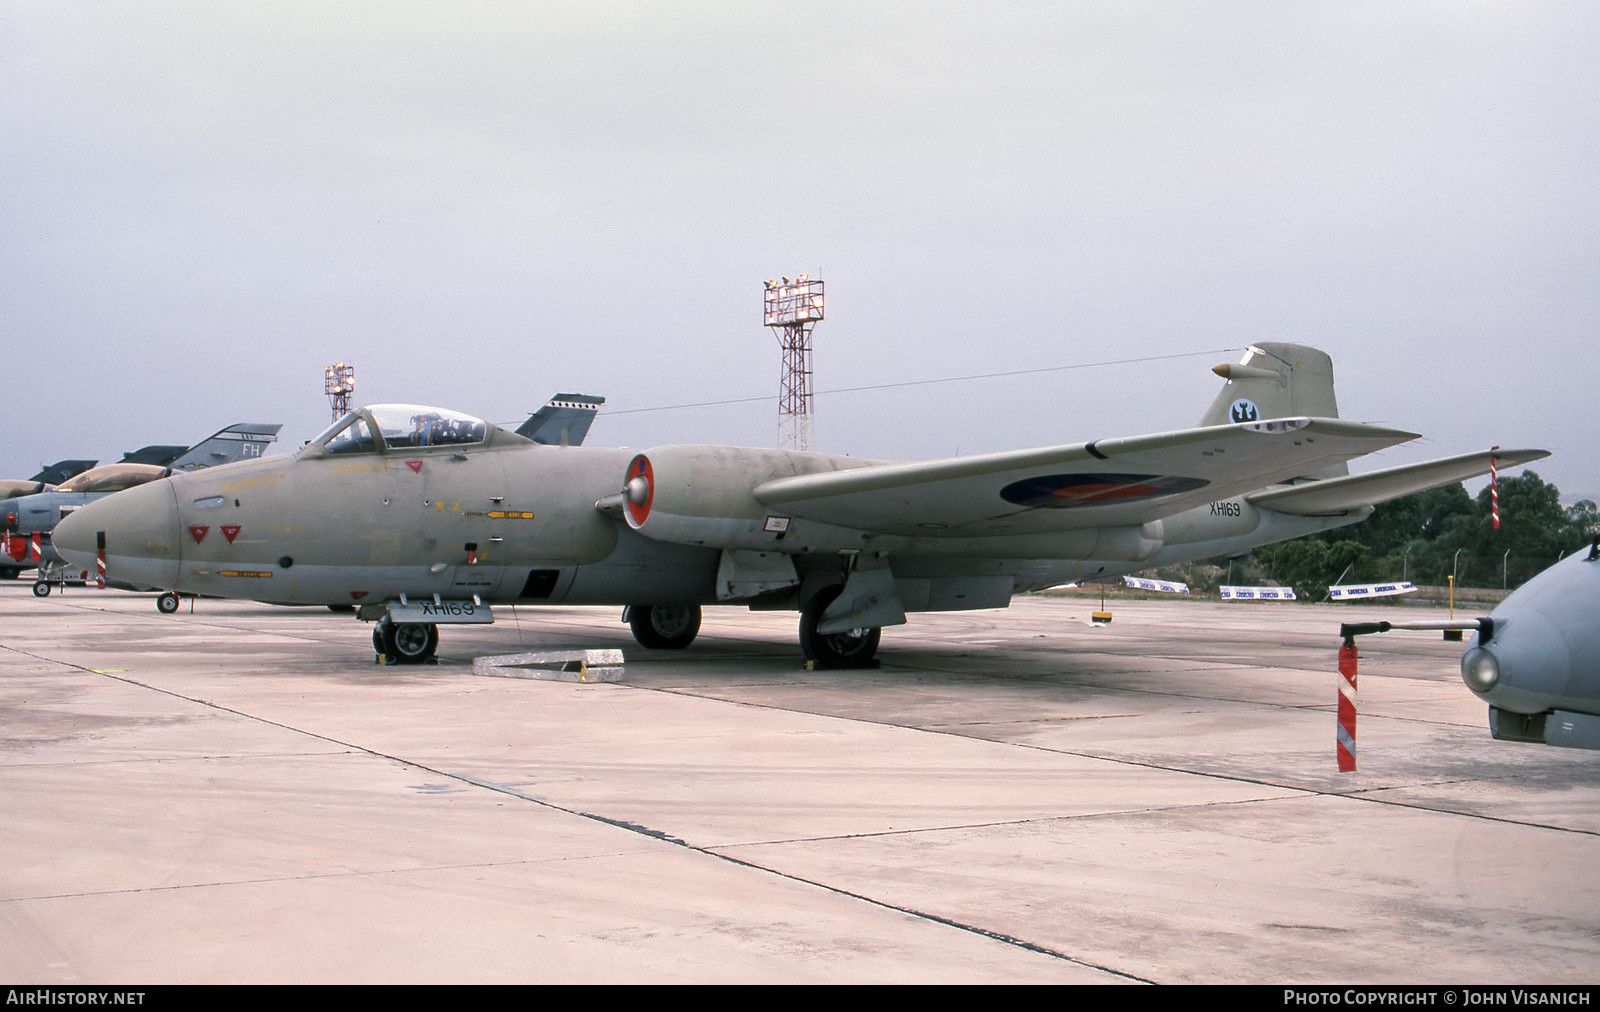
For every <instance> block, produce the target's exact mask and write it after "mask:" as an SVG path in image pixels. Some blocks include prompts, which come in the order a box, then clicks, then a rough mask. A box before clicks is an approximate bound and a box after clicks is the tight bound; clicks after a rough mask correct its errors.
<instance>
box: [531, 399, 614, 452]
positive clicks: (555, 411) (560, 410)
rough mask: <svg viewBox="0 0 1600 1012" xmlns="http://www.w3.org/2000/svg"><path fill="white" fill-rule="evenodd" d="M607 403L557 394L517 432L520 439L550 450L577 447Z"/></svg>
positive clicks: (604, 400) (600, 400)
mask: <svg viewBox="0 0 1600 1012" xmlns="http://www.w3.org/2000/svg"><path fill="white" fill-rule="evenodd" d="M605 402H606V399H605V398H604V397H593V396H590V395H589V394H556V395H555V396H554V397H552V398H550V403H549V404H546V405H545V406H544V407H542V408H540V409H539V410H538V411H535V412H534V413H533V414H532V416H530V417H529V418H528V420H527V421H525V422H523V423H522V425H520V426H519V427H518V428H517V435H519V436H524V437H526V438H528V439H531V440H533V441H534V442H535V443H544V444H545V445H547V446H555V445H559V446H578V445H580V444H581V443H582V442H583V437H584V436H587V435H588V434H589V425H590V423H592V422H593V421H594V416H595V412H597V411H599V410H600V405H602V404H604V403H605Z"/></svg>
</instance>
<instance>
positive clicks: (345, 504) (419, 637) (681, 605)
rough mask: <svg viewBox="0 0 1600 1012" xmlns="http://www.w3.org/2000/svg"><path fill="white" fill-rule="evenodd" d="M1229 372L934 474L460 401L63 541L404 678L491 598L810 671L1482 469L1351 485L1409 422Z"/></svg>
mask: <svg viewBox="0 0 1600 1012" xmlns="http://www.w3.org/2000/svg"><path fill="white" fill-rule="evenodd" d="M1214 371H1215V372H1216V373H1217V374H1218V375H1220V376H1221V377H1222V378H1223V379H1224V380H1225V381H1226V382H1225V384H1224V386H1223V389H1222V390H1221V392H1220V393H1219V394H1218V395H1217V397H1216V399H1215V401H1214V402H1213V403H1212V405H1211V407H1210V409H1209V410H1208V411H1206V413H1205V415H1204V416H1203V417H1202V418H1201V421H1200V425H1199V426H1198V427H1196V428H1192V429H1183V430H1179V431H1175V432H1161V433H1155V434H1152V435H1145V436H1133V437H1128V438H1120V439H1096V440H1091V441H1088V442H1079V443H1068V444H1065V445H1060V446H1052V447H1046V448H1043V449H1033V450H1019V451H1013V452H1006V453H990V454H982V455H979V456H972V457H959V458H953V459H946V460H934V461H926V462H918V463H884V462H873V461H868V460H861V459H859V458H855V457H846V456H839V455H834V454H827V453H814V452H801V451H785V450H775V449H759V448H748V447H732V446H662V447H657V448H655V449H651V450H647V451H645V452H643V453H636V452H633V451H630V450H625V449H601V448H592V447H580V446H559V445H539V444H537V443H535V442H532V441H530V440H528V439H525V438H523V437H520V436H518V435H516V434H514V433H512V432H508V431H506V430H504V429H500V428H497V427H495V426H492V425H488V424H486V423H484V422H483V421H481V420H479V419H476V418H473V417H470V416H468V415H463V414H459V413H456V412H453V411H446V410H442V409H438V408H429V407H422V406H417V405H404V404H384V405H375V406H372V407H367V408H362V409H360V410H358V411H354V412H351V413H350V414H349V415H347V416H346V417H344V418H343V419H341V420H339V421H338V422H336V423H335V424H334V425H333V426H332V427H331V428H329V429H328V430H327V431H326V432H324V433H323V434H322V435H320V436H318V437H317V438H316V439H314V440H312V441H311V442H310V443H308V444H307V445H306V446H305V447H304V448H302V449H301V450H299V451H298V452H297V453H295V454H293V455H292V456H289V457H277V458H269V459H266V460H260V461H247V462H243V463H239V464H234V465H230V466H227V467H220V468H212V469H210V470H207V471H202V472H198V473H195V474H180V475H174V476H172V477H171V478H167V479H165V480H162V481H155V482H151V483H149V484H146V485H142V486H140V487H138V488H135V489H130V490H129V491H127V492H123V493H119V494H118V495H116V496H115V497H112V498H107V499H105V500H102V501H101V502H97V503H93V504H91V505H89V506H86V507H84V508H83V509H81V510H78V511H77V512H76V513H74V514H73V515H72V516H70V517H68V518H67V519H66V520H64V521H63V522H62V524H61V525H60V527H58V528H57V530H56V544H57V547H58V549H59V550H60V551H61V552H62V554H64V555H65V556H66V557H67V558H68V559H70V560H71V561H72V563H73V564H74V565H77V566H83V567H93V566H95V565H96V562H97V560H98V561H100V562H103V564H104V566H105V569H106V572H107V574H108V575H109V576H111V577H114V578H117V579H120V580H123V581H125V582H127V583H131V584H135V585H139V586H143V587H148V588H153V589H161V590H166V591H170V592H173V594H176V593H185V594H202V595H211V596H217V597H235V598H248V599H252V600H257V601H267V602H275V603H281V604H325V605H330V606H335V605H337V606H348V605H354V606H356V610H357V615H358V617H360V618H362V619H365V620H368V621H374V622H376V623H377V625H376V627H375V629H374V633H373V641H374V646H375V647H376V648H377V650H378V652H379V653H380V654H381V655H384V656H386V657H388V658H391V659H394V660H396V661H400V662H420V661H423V660H426V659H427V658H429V657H431V656H432V655H433V653H434V651H435V649H436V648H437V645H438V642H439V633H438V626H439V625H441V624H452V623H481V622H489V621H492V620H493V616H492V611H491V608H492V606H493V605H496V604H510V603H516V602H525V603H533V604H611V605H621V606H623V607H624V612H623V615H624V620H625V621H627V622H628V623H629V625H630V626H631V627H632V629H633V633H634V636H635V637H636V638H637V639H638V641H639V642H640V643H641V644H642V645H644V646H646V647H653V648H675V647H685V646H687V645H688V644H689V643H690V642H691V641H692V640H693V639H694V638H695V635H696V634H697V633H698V631H699V627H700V615H701V608H702V607H703V606H705V605H712V604H730V605H742V606H747V607H750V608H757V609H787V610H792V611H798V612H799V613H800V646H801V648H802V650H803V651H804V653H805V655H806V656H807V657H808V658H810V659H812V660H814V661H816V662H818V663H819V664H821V665H824V666H830V667H852V666H860V665H864V664H868V663H871V660H872V657H873V655H874V653H875V652H876V650H877V648H878V643H879V637H880V634H881V631H882V629H883V628H884V627H885V626H893V625H898V624H901V623H903V622H905V621H906V615H907V614H908V613H910V612H916V611H947V610H961V609H974V608H1003V607H1005V606H1006V605H1007V604H1008V603H1009V602H1010V600H1011V596H1012V595H1013V594H1016V593H1019V592H1022V591H1027V590H1032V589H1036V588H1042V587H1048V586H1052V585H1054V584H1059V583H1064V582H1067V581H1071V580H1088V579H1104V578H1109V577H1115V576H1118V575H1122V574H1126V573H1132V572H1136V571H1138V570H1141V569H1148V568H1151V567H1155V566H1162V565H1168V564H1171V563H1176V562H1183V561H1187V560H1192V559H1200V558H1209V557H1212V556H1217V555H1231V554H1242V553H1243V552H1246V551H1248V550H1249V549H1251V548H1252V547H1254V546H1256V545H1260V544H1264V543H1267V542H1275V541H1282V540H1285V539H1288V538H1295V537H1299V536H1301V535H1305V534H1310V533H1312V532H1315V531H1321V530H1326V529H1328V528H1332V527H1339V526H1342V525H1344V524H1350V523H1354V522H1356V521H1358V520H1360V519H1362V518H1363V517H1365V516H1366V515H1368V514H1369V513H1370V512H1371V504H1372V503H1375V502H1380V501H1383V500H1386V499H1391V498H1395V497H1397V496H1402V495H1406V494H1409V493H1412V492H1417V491H1421V490H1423V489H1427V488H1433V487H1435V486H1439V485H1444V484H1448V483H1450V482H1455V481H1460V480H1461V479H1463V478H1467V477H1471V476H1473V475H1477V474H1484V473H1487V472H1488V469H1489V457H1490V454H1489V452H1488V451H1487V450H1485V451H1482V452H1477V453H1468V454H1463V455H1461V456H1456V457H1451V458H1447V459H1443V460H1435V461H1430V462H1428V463H1423V464H1410V465H1404V466H1400V467H1391V468H1386V469H1383V470H1379V471H1374V472H1371V473H1368V474H1362V475H1350V474H1348V472H1347V469H1346V468H1345V462H1346V461H1348V460H1350V459H1352V458H1355V457H1359V456H1362V455H1363V454H1367V453H1371V452H1373V451H1374V450H1379V449H1382V448H1384V447H1387V446H1393V445H1395V444H1397V443H1401V442H1405V441H1407V440H1410V439H1413V438H1415V434H1414V433H1410V432H1404V431H1399V430H1396V429H1391V428H1385V427H1382V426H1376V425H1369V424H1364V423H1361V422H1351V421H1343V420H1340V419H1339V417H1338V407H1337V404H1336V402H1335V398H1334V389H1333V366H1332V363H1331V361H1330V360H1329V358H1328V356H1327V355H1325V354H1324V353H1322V352H1320V351H1317V350H1315V349H1312V348H1306V347H1302V346H1298V345H1291V344H1260V345H1257V346H1255V347H1253V348H1251V349H1250V350H1249V352H1248V353H1247V354H1246V355H1245V357H1244V360H1243V361H1242V362H1241V363H1239V364H1237V365H1222V366H1218V367H1217V368H1216V369H1215V370H1214ZM1496 456H1498V457H1499V459H1500V466H1501V467H1502V468H1503V467H1509V466H1512V465H1514V464H1519V463H1525V462H1527V461H1530V460H1535V459H1538V458H1539V457H1543V456H1546V454H1545V452H1544V451H1541V450H1511V451H1507V450H1499V451H1497V453H1496ZM170 600H171V601H172V602H173V605H174V607H175V606H176V597H175V596H172V597H170Z"/></svg>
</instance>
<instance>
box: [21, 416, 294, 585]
mask: <svg viewBox="0 0 1600 1012" xmlns="http://www.w3.org/2000/svg"><path fill="white" fill-rule="evenodd" d="M281 428H283V426H282V425H281V424H270V423H269V424H262V423H259V422H240V423H239V424H237V425H230V426H228V427H227V428H226V429H223V430H221V431H220V432H216V433H213V434H212V435H211V436H209V437H207V438H206V439H203V440H201V441H200V442H199V443H196V444H195V445H194V446H192V447H191V446H180V445H164V444H157V445H152V446H143V447H140V448H139V449H137V450H133V451H131V452H129V453H126V454H123V457H122V459H121V460H119V461H117V462H116V463H115V464H107V465H105V466H104V467H94V466H92V464H93V462H92V461H90V462H89V463H90V465H91V466H90V467H89V468H88V469H87V470H82V471H79V472H78V473H76V474H74V475H73V476H72V477H70V478H68V479H66V480H65V481H62V482H61V483H60V484H58V485H55V486H54V487H51V488H48V489H44V490H42V491H38V492H34V493H32V494H29V495H20V496H17V497H15V498H12V499H6V500H0V575H3V576H5V577H6V578H8V579H15V578H16V576H17V574H18V573H20V572H21V571H22V570H24V569H31V568H33V567H35V566H37V567H39V568H40V569H41V570H44V569H46V568H47V567H50V566H52V565H59V564H60V563H61V562H62V559H61V557H60V556H59V555H57V554H56V553H55V550H54V549H53V548H52V546H51V539H50V534H51V532H52V531H53V530H54V529H55V526H56V524H57V523H59V522H60V520H61V518H62V517H64V516H66V515H67V514H69V513H71V512H72V511H73V510H76V509H79V508H80V507H82V506H84V505H86V504H88V503H91V502H94V501H95V500H97V499H103V498H105V497H106V496H108V495H110V494H111V493H113V492H120V491H122V490H124V489H129V488H133V487H134V486H136V485H142V484H144V483H145V482H149V481H156V480H159V479H161V478H165V477H167V476H168V475H171V474H174V473H177V472H184V471H196V470H199V469H201V468H204V467H215V466H217V465H219V464H228V463H232V462H234V461H238V460H251V459H254V458H257V457H260V456H262V455H263V454H265V452H266V448H267V446H268V445H270V444H271V443H273V442H274V441H276V440H277V438H278V430H279V429H281ZM63 463H79V462H66V461H64V462H63ZM58 466H59V465H58ZM33 591H34V593H35V594H38V595H39V596H40V597H44V596H46V595H48V594H49V593H50V585H49V583H48V582H46V581H45V580H43V579H41V580H39V581H37V582H36V583H35V584H34V588H33Z"/></svg>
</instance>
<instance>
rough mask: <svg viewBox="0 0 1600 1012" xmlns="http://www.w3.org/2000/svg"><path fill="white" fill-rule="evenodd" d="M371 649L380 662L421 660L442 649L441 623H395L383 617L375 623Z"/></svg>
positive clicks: (418, 661) (404, 662) (394, 662)
mask: <svg viewBox="0 0 1600 1012" xmlns="http://www.w3.org/2000/svg"><path fill="white" fill-rule="evenodd" d="M372 649H373V650H374V651H376V652H377V655H378V662H379V663H380V664H383V663H388V664H422V663H424V662H426V661H427V660H429V659H430V658H431V657H433V653H434V651H435V650H438V649H439V627H438V626H436V625H433V624H431V623H423V622H400V623H398V624H397V623H394V622H391V621H389V620H388V619H387V618H384V619H380V620H379V621H378V624H377V625H375V626H373V627H372Z"/></svg>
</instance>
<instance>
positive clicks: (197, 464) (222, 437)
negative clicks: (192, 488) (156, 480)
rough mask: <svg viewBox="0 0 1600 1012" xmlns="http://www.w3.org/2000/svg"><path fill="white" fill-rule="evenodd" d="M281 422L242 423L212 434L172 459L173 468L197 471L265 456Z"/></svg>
mask: <svg viewBox="0 0 1600 1012" xmlns="http://www.w3.org/2000/svg"><path fill="white" fill-rule="evenodd" d="M281 428H283V425H282V423H276V422H269V423H261V422H240V423H239V424H237V425H230V426H228V427H227V428H226V429H223V430H222V431H221V432H218V433H216V434H214V435H212V436H211V437H210V438H209V439H205V440H203V441H201V442H199V443H197V444H195V445H194V446H192V447H190V448H189V449H188V451H187V452H185V453H183V454H182V455H181V456H179V457H178V458H177V459H175V460H173V461H172V463H171V464H170V465H168V466H170V467H171V468H172V469H173V470H174V471H198V470H200V468H202V467H215V466H216V465H218V464H231V463H233V462H234V461H236V460H248V459H251V458H254V457H261V456H265V455H266V452H267V446H268V445H270V444H272V443H275V442H277V440H278V430H279V429H281Z"/></svg>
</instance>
